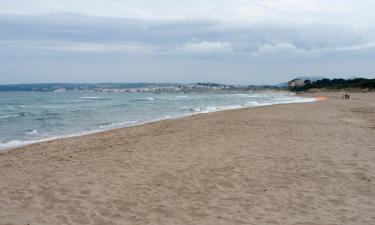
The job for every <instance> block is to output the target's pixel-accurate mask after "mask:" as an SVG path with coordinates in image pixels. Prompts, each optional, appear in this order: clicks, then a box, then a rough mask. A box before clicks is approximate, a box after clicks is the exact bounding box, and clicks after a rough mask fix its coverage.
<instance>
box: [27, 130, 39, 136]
mask: <svg viewBox="0 0 375 225" xmlns="http://www.w3.org/2000/svg"><path fill="white" fill-rule="evenodd" d="M25 134H26V135H36V134H38V131H37V130H35V129H34V130H32V131H27V132H26V133H25Z"/></svg>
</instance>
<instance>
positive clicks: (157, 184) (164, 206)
mask: <svg viewBox="0 0 375 225" xmlns="http://www.w3.org/2000/svg"><path fill="white" fill-rule="evenodd" d="M310 95H314V94H310ZM315 96H328V100H327V101H319V102H314V103H303V104H288V105H276V106H266V107H257V108H248V109H239V110H230V111H223V112H216V113H210V114H200V115H194V116H190V117H186V118H181V119H176V120H166V121H161V122H156V123H151V124H145V125H141V126H137V127H131V128H123V129H116V130H112V131H107V132H102V133H97V134H92V135H87V136H81V137H73V138H67V139H60V140H53V141H49V142H44V143H38V144H33V145H29V146H25V147H22V148H19V149H15V150H11V151H4V152H0V224H1V225H5V224H7V225H11V224H14V225H23V224H25V225H26V224H30V225H34V224H38V225H39V224H48V225H58V224H98V225H111V224H118V225H127V224H145V225H146V224H153V225H154V224H170V225H179V224H203V225H211V224H215V225H216V224H219V225H220V224H254V225H260V224H281V225H288V224H311V225H312V224H314V225H320V224H326V225H328V224H338V225H339V224H340V225H341V224H353V225H354V224H356V225H358V224H375V93H357V94H352V95H351V100H349V101H347V100H344V99H342V98H341V96H342V93H318V94H315Z"/></svg>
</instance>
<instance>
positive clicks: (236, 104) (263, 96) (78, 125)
mask: <svg viewBox="0 0 375 225" xmlns="http://www.w3.org/2000/svg"><path fill="white" fill-rule="evenodd" d="M309 101H314V99H312V98H301V97H297V96H293V95H289V94H287V93H273V92H268V93H254V94H252V93H249V94H207V93H206V94H180V93H176V94H167V93H164V94H154V93H122V94H108V93H88V92H86V93H85V92H66V93H49V92H46V93H45V92H0V149H5V148H11V147H16V146H20V145H24V144H29V143H34V142H38V141H41V140H48V139H53V138H58V137H64V136H70V135H78V134H84V133H90V132H96V131H102V130H108V129H112V128H116V127H124V126H132V125H136V124H142V123H145V122H150V121H155V120H161V119H168V118H176V117H181V116H186V115H191V114H195V113H207V112H213V111H218V110H226V109H234V108H241V107H255V106H262V105H272V104H284V103H298V102H309Z"/></svg>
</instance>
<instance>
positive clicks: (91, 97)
mask: <svg viewBox="0 0 375 225" xmlns="http://www.w3.org/2000/svg"><path fill="white" fill-rule="evenodd" d="M81 98H83V99H100V98H102V97H97V96H87V97H81Z"/></svg>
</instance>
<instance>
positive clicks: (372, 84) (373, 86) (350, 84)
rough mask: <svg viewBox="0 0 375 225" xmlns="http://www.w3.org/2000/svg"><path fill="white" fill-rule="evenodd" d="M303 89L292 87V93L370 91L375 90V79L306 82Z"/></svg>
mask: <svg viewBox="0 0 375 225" xmlns="http://www.w3.org/2000/svg"><path fill="white" fill-rule="evenodd" d="M304 83H305V85H304V86H302V87H292V88H290V90H291V91H297V92H298V91H307V90H309V89H369V90H375V79H366V78H355V79H347V80H346V79H321V80H317V81H310V80H305V81H304Z"/></svg>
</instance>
